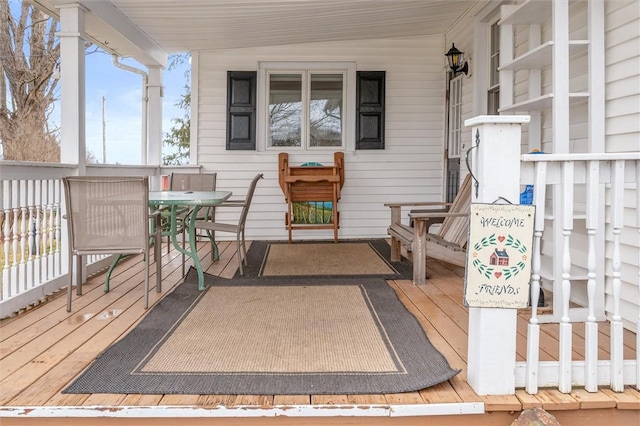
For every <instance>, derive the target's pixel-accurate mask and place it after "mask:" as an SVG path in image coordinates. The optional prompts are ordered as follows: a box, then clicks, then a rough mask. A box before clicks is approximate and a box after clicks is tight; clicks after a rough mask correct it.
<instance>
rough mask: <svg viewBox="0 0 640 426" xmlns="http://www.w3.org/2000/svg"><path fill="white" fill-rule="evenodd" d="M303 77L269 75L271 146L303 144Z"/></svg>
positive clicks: (269, 139)
mask: <svg viewBox="0 0 640 426" xmlns="http://www.w3.org/2000/svg"><path fill="white" fill-rule="evenodd" d="M301 129H302V75H301V74H271V75H269V135H268V140H267V143H268V144H269V145H270V146H301V144H302V133H301Z"/></svg>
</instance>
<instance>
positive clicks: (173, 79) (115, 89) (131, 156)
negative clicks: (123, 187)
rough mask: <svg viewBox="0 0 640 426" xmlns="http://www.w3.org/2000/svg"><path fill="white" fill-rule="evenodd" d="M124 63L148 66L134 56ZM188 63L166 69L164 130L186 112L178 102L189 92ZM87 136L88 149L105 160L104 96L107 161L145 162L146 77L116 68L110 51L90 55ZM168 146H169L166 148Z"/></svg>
mask: <svg viewBox="0 0 640 426" xmlns="http://www.w3.org/2000/svg"><path fill="white" fill-rule="evenodd" d="M120 62H121V63H124V64H126V65H129V66H132V67H135V68H139V69H142V70H144V71H146V68H145V67H144V66H142V65H141V64H139V63H137V62H136V61H134V60H131V59H121V60H120ZM189 67H190V65H189V64H188V63H185V64H182V65H180V66H178V67H176V68H174V69H172V70H165V71H164V72H163V84H164V97H163V99H162V102H163V105H162V109H163V126H162V127H163V129H162V131H163V134H164V133H166V132H167V131H168V130H169V129H170V128H171V125H172V122H171V120H172V119H173V118H179V117H183V115H184V112H183V111H182V110H180V109H178V108H177V107H176V106H175V104H176V103H177V102H178V101H179V100H180V95H181V94H182V93H185V85H186V84H187V77H186V76H185V72H186V71H187V70H188V69H189ZM85 90H86V140H87V151H88V152H90V153H91V154H93V156H94V157H95V159H96V160H97V162H98V163H102V162H103V149H102V142H103V119H102V98H103V97H104V98H105V120H104V122H105V129H106V131H105V139H106V144H105V145H106V154H107V155H106V162H107V163H109V164H115V163H118V164H141V154H142V145H141V138H142V77H141V76H140V75H138V74H136V73H132V72H129V71H125V70H122V69H119V68H116V67H115V66H114V65H113V60H112V57H111V55H110V54H106V53H104V52H96V53H91V54H89V55H87V56H86V87H85ZM165 149H166V148H165Z"/></svg>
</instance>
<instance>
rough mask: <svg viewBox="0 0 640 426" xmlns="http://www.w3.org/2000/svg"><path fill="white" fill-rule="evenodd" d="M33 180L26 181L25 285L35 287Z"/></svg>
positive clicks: (36, 284)
mask: <svg viewBox="0 0 640 426" xmlns="http://www.w3.org/2000/svg"><path fill="white" fill-rule="evenodd" d="M34 184H35V182H34V181H33V180H29V181H27V187H26V189H27V196H26V198H27V205H28V211H29V217H28V219H27V250H28V253H27V275H26V280H27V285H28V286H29V287H30V288H33V287H36V286H38V285H39V284H40V281H36V279H35V278H34V276H33V255H34V253H35V229H33V227H34V226H35V222H36V221H35V211H36V208H35V200H34V199H33V196H34V193H33V187H34Z"/></svg>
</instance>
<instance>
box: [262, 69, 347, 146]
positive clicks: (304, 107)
mask: <svg viewBox="0 0 640 426" xmlns="http://www.w3.org/2000/svg"><path fill="white" fill-rule="evenodd" d="M267 81H268V89H267V99H268V108H267V110H268V114H267V120H268V123H267V126H266V128H267V147H303V148H322V147H334V148H335V147H343V146H344V137H343V135H344V131H343V115H344V114H343V105H344V103H345V102H344V94H345V78H344V73H343V72H327V71H323V72H312V71H301V72H280V71H269V72H267Z"/></svg>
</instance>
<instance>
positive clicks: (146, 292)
mask: <svg viewBox="0 0 640 426" xmlns="http://www.w3.org/2000/svg"><path fill="white" fill-rule="evenodd" d="M150 257H151V256H149V251H148V250H147V252H146V253H144V258H145V259H144V308H145V309H148V308H149V262H150V259H149V258H150Z"/></svg>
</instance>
